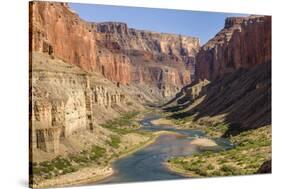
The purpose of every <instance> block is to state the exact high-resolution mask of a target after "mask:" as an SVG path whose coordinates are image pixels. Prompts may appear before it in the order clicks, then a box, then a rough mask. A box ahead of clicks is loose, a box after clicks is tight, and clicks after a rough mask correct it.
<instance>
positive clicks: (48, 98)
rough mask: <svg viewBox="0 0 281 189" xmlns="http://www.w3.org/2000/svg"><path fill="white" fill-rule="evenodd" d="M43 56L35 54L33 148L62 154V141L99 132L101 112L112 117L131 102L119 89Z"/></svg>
mask: <svg viewBox="0 0 281 189" xmlns="http://www.w3.org/2000/svg"><path fill="white" fill-rule="evenodd" d="M100 80H101V79H97V77H96V76H94V75H92V74H89V73H87V72H85V71H83V70H82V69H80V68H79V67H76V66H73V65H70V64H68V63H65V62H64V61H62V60H59V59H54V58H53V59H52V58H51V56H49V55H46V54H42V53H33V54H32V63H31V75H30V82H31V89H30V90H31V91H30V95H31V97H30V98H31V101H30V111H31V112H30V120H31V136H32V140H31V141H32V145H31V146H32V148H33V149H36V148H37V149H40V150H43V151H45V152H51V153H58V152H59V148H58V146H59V141H60V139H61V138H65V137H70V136H71V135H72V134H74V133H77V132H80V131H85V130H88V131H91V132H93V131H94V129H95V125H96V124H97V123H98V122H99V121H100V120H98V117H97V115H98V113H96V112H98V111H102V112H103V114H104V115H108V117H109V118H110V117H111V116H114V113H113V112H114V108H116V107H118V110H116V111H118V114H119V113H121V112H122V108H121V107H123V106H124V105H125V104H126V102H127V101H128V100H129V99H130V98H129V97H128V96H127V97H126V94H125V93H124V92H122V91H121V90H118V87H117V86H114V84H113V83H111V82H108V81H100Z"/></svg>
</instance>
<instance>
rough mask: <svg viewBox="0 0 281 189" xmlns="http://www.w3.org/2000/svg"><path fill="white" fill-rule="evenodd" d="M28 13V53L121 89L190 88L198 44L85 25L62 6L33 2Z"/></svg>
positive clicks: (118, 27) (119, 25)
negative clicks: (97, 76) (99, 77)
mask: <svg viewBox="0 0 281 189" xmlns="http://www.w3.org/2000/svg"><path fill="white" fill-rule="evenodd" d="M30 11H31V15H32V17H31V21H32V27H31V35H30V36H31V41H32V43H31V44H32V46H31V50H32V51H39V52H45V53H49V54H52V55H54V56H56V57H59V58H61V59H64V60H65V61H67V62H69V63H71V64H75V65H78V66H79V67H81V68H83V69H84V70H86V71H89V72H92V71H96V72H99V73H102V74H103V75H104V76H105V77H106V78H108V79H110V80H112V81H116V82H120V83H121V84H145V85H148V86H152V87H157V88H159V89H163V88H174V89H175V88H180V87H181V86H183V85H186V84H189V83H190V82H191V74H192V72H191V70H192V69H193V67H192V66H191V64H190V60H193V59H194V57H195V55H196V53H197V52H198V49H199V40H198V39H197V38H194V37H186V36H181V35H174V34H163V33H157V32H149V31H142V30H135V29H132V28H128V27H127V25H126V24H124V23H116V22H105V23H88V22H85V21H83V20H82V19H80V18H79V16H78V15H77V14H76V13H75V12H73V11H72V10H71V9H70V8H69V7H68V6H67V4H64V3H47V2H33V3H31V7H30ZM188 63H189V65H186V64H188ZM160 73H161V74H160ZM154 74H156V75H157V77H155V76H154Z"/></svg>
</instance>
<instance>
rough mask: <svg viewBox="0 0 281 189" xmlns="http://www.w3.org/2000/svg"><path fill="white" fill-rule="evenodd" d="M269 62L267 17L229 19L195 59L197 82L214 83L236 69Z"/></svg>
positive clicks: (269, 28)
mask: <svg viewBox="0 0 281 189" xmlns="http://www.w3.org/2000/svg"><path fill="white" fill-rule="evenodd" d="M269 61H271V17H270V16H249V17H230V18H227V19H226V20H225V26H224V28H223V29H222V30H221V31H220V32H219V33H218V34H217V35H216V36H215V37H214V38H212V39H211V40H210V41H208V42H207V43H206V44H205V45H204V46H202V48H201V49H200V51H199V53H198V54H197V56H196V77H197V80H204V79H207V80H214V79H216V78H218V77H220V76H222V75H224V74H226V73H231V72H234V71H235V70H238V69H239V68H251V67H253V66H255V65H258V64H263V63H268V62H269Z"/></svg>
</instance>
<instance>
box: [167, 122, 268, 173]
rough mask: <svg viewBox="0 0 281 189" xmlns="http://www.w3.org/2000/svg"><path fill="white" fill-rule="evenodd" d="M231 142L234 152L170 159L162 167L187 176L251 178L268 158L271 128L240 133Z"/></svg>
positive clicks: (207, 153) (231, 150)
mask: <svg viewBox="0 0 281 189" xmlns="http://www.w3.org/2000/svg"><path fill="white" fill-rule="evenodd" d="M230 141H231V142H232V143H234V144H235V147H234V148H233V149H230V150H226V151H220V152H210V151H207V152H203V153H201V154H194V155H191V156H185V157H177V158H172V159H170V160H168V161H167V162H166V163H165V166H166V167H167V168H168V169H169V170H171V171H173V172H176V173H178V174H182V175H185V176H187V177H198V176H200V177H212V176H232V175H250V174H256V173H257V171H258V169H259V168H260V166H261V165H262V164H263V162H265V161H267V160H269V159H271V125H268V126H264V127H261V128H258V129H255V130H250V131H245V132H242V133H240V134H239V135H237V136H234V137H231V138H230Z"/></svg>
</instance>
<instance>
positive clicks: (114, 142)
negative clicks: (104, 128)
mask: <svg viewBox="0 0 281 189" xmlns="http://www.w3.org/2000/svg"><path fill="white" fill-rule="evenodd" d="M107 143H108V144H109V145H110V146H111V147H113V148H118V147H119V144H120V143H121V139H120V137H119V136H117V135H110V140H107Z"/></svg>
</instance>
